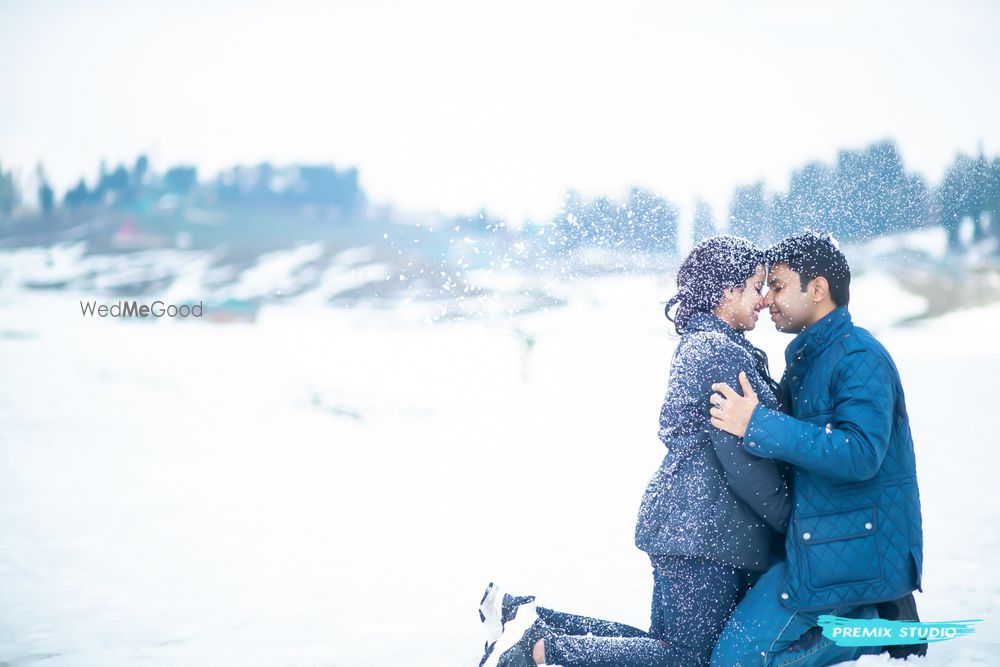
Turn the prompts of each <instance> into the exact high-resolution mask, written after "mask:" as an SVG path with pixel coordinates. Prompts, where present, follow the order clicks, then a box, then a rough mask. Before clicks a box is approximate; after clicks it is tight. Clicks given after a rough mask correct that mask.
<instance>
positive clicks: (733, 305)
mask: <svg viewBox="0 0 1000 667" xmlns="http://www.w3.org/2000/svg"><path fill="white" fill-rule="evenodd" d="M764 277H765V274H764V267H763V265H760V264H758V265H757V270H756V271H755V272H754V274H753V275H752V276H750V277H749V278H747V281H746V283H744V285H743V287H735V288H733V289H728V290H726V291H725V292H724V293H723V295H722V302H721V303H720V304H719V307H718V308H717V309H716V310H717V312H716V316H718V317H719V318H720V319H721V320H723V321H725V322H726V323H727V324H729V326H731V327H732V328H734V329H736V330H737V331H750V330H751V329H753V328H754V327H755V326H757V313H759V312H760V310H761V308H763V307H764V297H763V292H764Z"/></svg>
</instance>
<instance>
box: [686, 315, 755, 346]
mask: <svg viewBox="0 0 1000 667" xmlns="http://www.w3.org/2000/svg"><path fill="white" fill-rule="evenodd" d="M695 331H711V332H715V333H720V334H723V335H725V336H726V337H727V338H729V339H730V340H732V341H733V342H735V343H737V344H738V345H740V346H741V347H748V346H752V344H751V343H750V341H748V340H747V338H746V336H745V335H743V332H742V331H737V330H736V329H734V328H732V327H731V326H729V325H728V324H726V323H725V322H723V321H722V320H720V319H719V318H718V317H716V316H715V315H713V314H711V313H703V312H699V313H693V314H692V315H691V317H689V318H688V321H687V323H686V324H685V325H684V333H693V332H695Z"/></svg>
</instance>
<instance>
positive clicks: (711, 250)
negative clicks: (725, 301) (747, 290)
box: [663, 236, 778, 391]
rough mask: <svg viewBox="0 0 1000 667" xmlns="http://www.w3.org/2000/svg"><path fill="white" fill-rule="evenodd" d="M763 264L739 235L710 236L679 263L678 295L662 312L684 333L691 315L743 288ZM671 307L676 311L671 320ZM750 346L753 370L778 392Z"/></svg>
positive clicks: (708, 309) (757, 250)
mask: <svg viewBox="0 0 1000 667" xmlns="http://www.w3.org/2000/svg"><path fill="white" fill-rule="evenodd" d="M766 261H767V256H766V254H765V252H764V251H763V250H761V249H760V248H758V247H757V246H756V245H754V244H753V243H751V242H750V241H747V240H746V239H743V238H740V237H738V236H713V237H711V238H708V239H705V240H704V241H701V242H700V243H698V245H696V246H695V247H694V249H692V250H691V252H690V253H688V256H687V257H685V258H684V261H683V262H681V267H680V268H679V269H678V270H677V294H675V295H674V296H673V297H671V299H670V300H669V301H667V305H666V307H665V308H664V309H663V313H664V314H665V315H666V316H667V319H668V320H670V321H671V322H673V323H674V329H675V330H676V331H677V333H679V334H681V333H684V329H685V327H686V326H687V323H688V320H689V319H691V316H692V315H694V314H695V313H711V312H712V311H713V310H714V309H715V307H716V306H718V305H719V302H720V301H721V300H722V293H723V292H724V291H725V290H727V289H729V288H732V287H743V286H744V285H746V282H747V279H748V278H749V277H750V276H752V275H754V274H755V273H756V272H757V267H758V266H761V265H762V264H766ZM674 306H676V307H677V312H676V313H674V316H673V317H671V316H670V311H671V309H672V308H673V307H674ZM751 347H752V348H753V365H754V370H756V371H757V374H758V375H760V377H761V378H762V379H763V380H764V382H766V383H767V384H768V385H769V386H770V387H771V389H772V390H773V391H777V388H778V383H777V382H775V381H774V378H772V377H771V372H770V369H769V368H768V363H767V355H766V354H765V353H764V351H763V350H761V349H758V348H757V347H755V346H751Z"/></svg>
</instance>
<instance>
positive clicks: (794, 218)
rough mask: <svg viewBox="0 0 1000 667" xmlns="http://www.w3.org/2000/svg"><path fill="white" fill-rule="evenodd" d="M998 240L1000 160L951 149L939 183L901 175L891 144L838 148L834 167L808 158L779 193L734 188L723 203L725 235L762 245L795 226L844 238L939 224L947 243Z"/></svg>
mask: <svg viewBox="0 0 1000 667" xmlns="http://www.w3.org/2000/svg"><path fill="white" fill-rule="evenodd" d="M963 223H964V224H966V225H967V226H968V227H969V228H970V229H971V234H970V236H971V242H972V243H977V242H979V241H981V240H983V239H984V238H986V237H988V236H992V237H994V238H997V239H998V240H1000V158H993V160H992V161H988V160H987V159H986V157H985V156H984V155H983V154H982V152H980V155H979V156H978V157H977V158H972V157H969V156H967V155H962V154H959V155H957V156H956V158H955V161H954V162H953V163H952V164H951V165H950V166H949V167H948V168H947V170H946V171H945V175H944V178H943V179H942V182H941V183H940V185H938V186H937V187H936V188H931V187H929V186H928V185H927V182H926V181H925V180H924V179H923V177H922V176H920V175H918V174H912V173H907V172H906V171H905V170H904V168H903V162H902V159H901V158H900V156H899V152H898V150H897V149H896V146H895V144H893V143H892V142H888V141H887V142H880V143H877V144H873V145H871V146H869V147H867V148H864V149H862V150H856V151H850V150H844V151H840V153H839V154H838V155H837V159H836V162H835V163H834V164H826V163H822V162H810V163H809V164H807V165H805V166H804V167H802V168H801V169H797V170H795V171H794V172H793V173H792V177H791V181H790V184H789V189H788V191H787V192H778V193H767V192H765V190H764V185H763V183H759V182H758V183H755V184H753V185H745V186H741V187H738V188H737V189H736V192H735V193H734V195H733V198H732V201H731V203H730V207H729V224H730V229H731V230H732V232H733V233H736V234H740V235H743V236H746V237H748V238H751V239H753V240H755V241H758V242H770V241H773V240H775V239H777V238H780V237H782V236H785V235H787V234H789V233H791V232H793V231H795V230H796V229H800V228H802V227H812V228H814V229H824V230H828V231H830V232H832V233H833V234H834V235H836V236H838V237H839V238H840V239H841V240H844V241H864V240H867V239H871V238H874V237H877V236H881V235H883V234H887V233H891V232H897V231H905V230H910V229H918V228H921V227H927V226H929V225H934V224H938V225H941V226H942V227H943V228H944V229H945V231H946V232H947V234H948V245H949V247H950V248H951V249H953V250H957V249H959V247H960V246H961V244H962V242H961V236H960V230H961V227H962V225H963Z"/></svg>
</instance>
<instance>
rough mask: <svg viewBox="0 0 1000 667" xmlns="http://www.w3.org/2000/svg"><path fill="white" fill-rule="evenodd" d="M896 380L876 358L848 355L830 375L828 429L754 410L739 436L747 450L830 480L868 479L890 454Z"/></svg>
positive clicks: (860, 353)
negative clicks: (830, 400)
mask: <svg viewBox="0 0 1000 667" xmlns="http://www.w3.org/2000/svg"><path fill="white" fill-rule="evenodd" d="M895 379H896V378H895V375H894V373H893V372H892V369H891V367H890V365H889V364H888V363H887V361H886V360H885V359H884V358H883V357H882V356H881V355H879V354H878V353H877V352H873V351H871V350H860V351H858V352H854V353H852V354H849V355H847V356H845V357H844V359H843V360H842V361H841V363H840V364H839V365H838V367H837V370H836V371H835V373H834V377H833V387H832V390H833V395H834V399H833V415H832V416H831V417H830V424H829V427H828V428H827V427H823V426H817V425H815V424H810V423H808V422H804V421H800V420H798V419H794V418H793V417H790V416H788V415H784V414H781V413H780V412H777V411H776V410H771V409H769V408H766V407H764V406H762V405H758V406H757V407H756V408H754V409H753V413H752V415H751V416H750V420H749V423H747V426H746V432H745V434H744V436H743V440H744V443H745V444H746V447H747V450H748V451H750V452H752V453H753V454H755V455H757V456H763V457H767V458H774V459H780V460H782V461H787V462H789V463H791V464H792V465H794V466H797V467H799V468H803V469H805V470H809V471H811V472H814V473H817V474H820V475H823V476H825V477H830V478H833V479H841V480H845V481H864V480H867V479H871V478H872V477H874V476H875V473H877V472H878V470H879V468H880V467H881V465H882V461H883V459H884V458H885V455H886V452H887V451H888V449H889V438H890V436H891V434H892V420H893V414H894V411H895V401H896V396H895V386H896V382H895Z"/></svg>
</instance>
